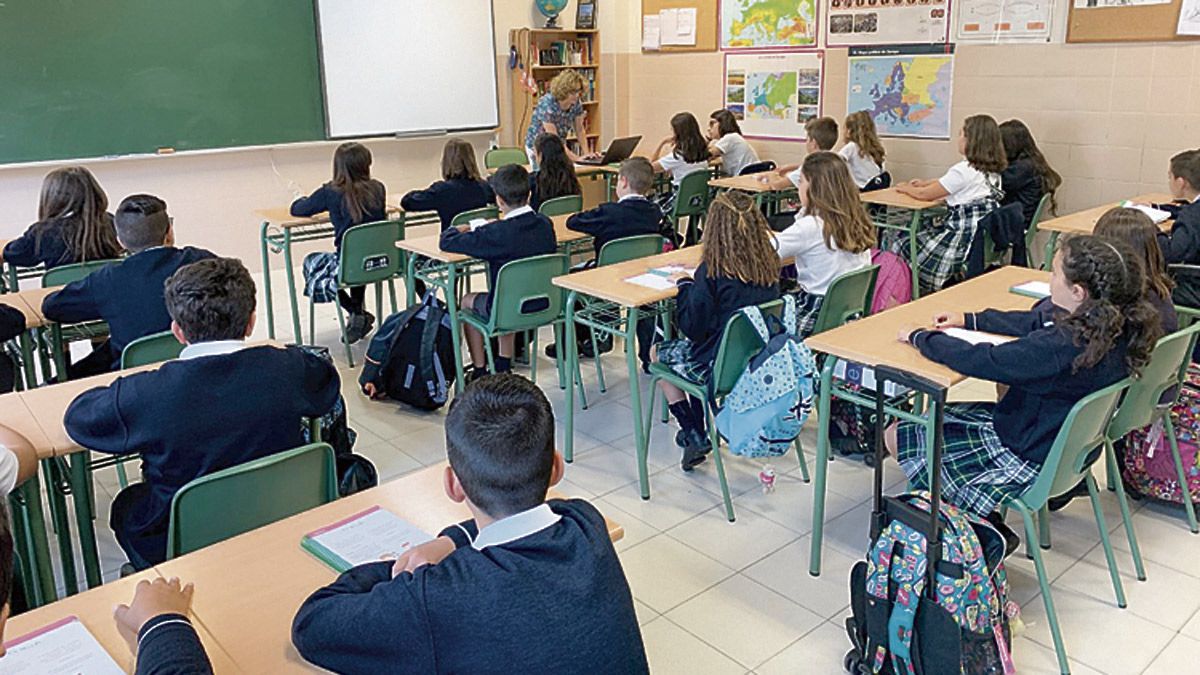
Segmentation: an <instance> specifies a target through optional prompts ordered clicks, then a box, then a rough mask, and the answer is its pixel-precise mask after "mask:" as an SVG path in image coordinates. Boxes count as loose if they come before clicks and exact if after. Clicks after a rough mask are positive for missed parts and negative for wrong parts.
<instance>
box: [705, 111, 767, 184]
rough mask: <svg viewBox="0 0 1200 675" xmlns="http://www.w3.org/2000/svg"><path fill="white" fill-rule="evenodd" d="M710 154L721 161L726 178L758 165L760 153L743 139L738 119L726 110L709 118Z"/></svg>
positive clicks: (722, 171)
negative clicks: (752, 165)
mask: <svg viewBox="0 0 1200 675" xmlns="http://www.w3.org/2000/svg"><path fill="white" fill-rule="evenodd" d="M708 154H710V155H712V157H713V158H714V159H715V158H718V157H719V158H720V159H721V173H722V174H724V175H726V176H738V175H741V173H742V169H744V168H746V167H748V166H750V165H751V164H757V163H758V153H757V152H755V151H754V146H752V145H750V144H749V143H747V142H746V139H745V138H743V137H742V127H741V126H739V125H738V121H737V118H736V117H734V116H733V113H731V112H729V111H728V110H726V109H724V108H722V109H720V110H716V111H713V113H712V114H711V115H709V116H708Z"/></svg>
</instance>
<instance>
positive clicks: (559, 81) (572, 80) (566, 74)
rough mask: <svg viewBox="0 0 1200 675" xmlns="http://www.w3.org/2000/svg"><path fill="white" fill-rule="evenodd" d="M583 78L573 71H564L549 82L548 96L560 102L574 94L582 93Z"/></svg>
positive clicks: (583, 86)
mask: <svg viewBox="0 0 1200 675" xmlns="http://www.w3.org/2000/svg"><path fill="white" fill-rule="evenodd" d="M585 86H586V85H585V84H584V82H583V76H582V75H580V74H579V73H577V72H575V71H574V70H564V71H562V72H561V73H559V74H558V75H556V76H555V77H554V79H553V80H550V94H551V95H552V96H554V98H555V99H557V100H559V101H561V100H563V99H565V98H566V97H568V96H570V95H571V94H574V93H575V92H579V93H581V94H582V93H583V90H584V88H585Z"/></svg>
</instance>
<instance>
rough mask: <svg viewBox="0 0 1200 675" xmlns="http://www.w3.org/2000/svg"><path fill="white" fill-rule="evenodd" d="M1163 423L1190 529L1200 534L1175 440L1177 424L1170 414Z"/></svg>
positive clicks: (1190, 493)
mask: <svg viewBox="0 0 1200 675" xmlns="http://www.w3.org/2000/svg"><path fill="white" fill-rule="evenodd" d="M1163 423H1164V427H1165V429H1164V430H1165V431H1166V434H1167V443H1169V444H1170V445H1171V457H1172V459H1174V460H1175V472H1176V473H1177V474H1178V479H1179V491H1180V494H1181V495H1182V496H1183V512H1184V513H1186V514H1187V520H1188V529H1190V530H1191V531H1192V534H1196V533H1198V532H1200V527H1198V526H1197V524H1196V507H1195V506H1192V491H1191V488H1190V487H1189V483H1188V479H1187V474H1186V473H1185V472H1184V470H1183V459H1182V458H1180V456H1179V443H1178V441H1177V440H1176V438H1175V423H1174V422H1172V421H1171V415H1170V413H1168V414H1166V415H1163Z"/></svg>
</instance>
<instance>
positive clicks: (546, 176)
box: [529, 134, 583, 211]
mask: <svg viewBox="0 0 1200 675" xmlns="http://www.w3.org/2000/svg"><path fill="white" fill-rule="evenodd" d="M533 153H534V156H535V157H537V167H538V169H537V171H534V172H533V173H531V174H530V175H529V208H531V209H533V210H534V211H537V210H538V209H540V208H541V207H542V203H543V202H547V201H550V200H551V199H555V198H557V197H568V196H570V195H581V194H583V187H582V186H581V185H580V184H579V177H578V176H576V175H575V164H573V163H572V162H571V158H569V157H567V146H566V144H565V143H563V139H561V138H559V137H558V136H556V135H554V134H542V135H540V136H538V137H537V141H535V142H534V144H533Z"/></svg>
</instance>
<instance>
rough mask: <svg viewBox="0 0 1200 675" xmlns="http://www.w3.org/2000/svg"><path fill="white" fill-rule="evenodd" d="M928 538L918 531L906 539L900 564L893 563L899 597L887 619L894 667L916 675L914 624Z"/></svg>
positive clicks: (922, 581) (889, 645)
mask: <svg viewBox="0 0 1200 675" xmlns="http://www.w3.org/2000/svg"><path fill="white" fill-rule="evenodd" d="M927 547H928V542H927V541H926V539H925V537H924V535H921V534H920V533H915V536H912V537H909V540H908V541H907V542H905V543H904V554H903V556H901V558H900V564H899V565H892V569H891V575H892V579H893V580H895V581H896V582H897V584H898V586H897V588H896V600H895V602H894V603H893V604H892V615H891V617H890V618H889V619H888V651H890V652H891V653H892V668H893V670H895V671H896V672H897V673H907V674H908V675H916V672H917V671H916V668H915V667H914V666H913V660H912V638H913V626H914V624H915V622H916V616H917V606H918V605H920V603H921V593H922V592H923V591H924V590H925V568H926V566H927V565H928V564H929V558H928V557H926V553H927Z"/></svg>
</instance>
